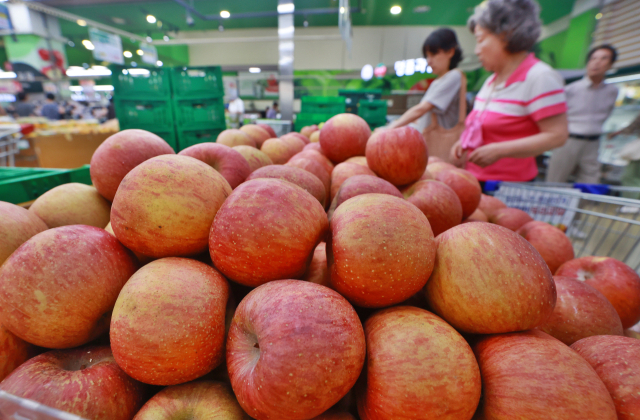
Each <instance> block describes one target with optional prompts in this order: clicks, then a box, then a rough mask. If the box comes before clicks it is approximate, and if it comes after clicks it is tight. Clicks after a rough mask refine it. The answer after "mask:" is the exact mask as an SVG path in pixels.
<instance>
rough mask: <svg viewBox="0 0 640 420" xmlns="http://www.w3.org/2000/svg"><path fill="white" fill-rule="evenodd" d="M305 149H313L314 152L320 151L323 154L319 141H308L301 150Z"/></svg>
mask: <svg viewBox="0 0 640 420" xmlns="http://www.w3.org/2000/svg"><path fill="white" fill-rule="evenodd" d="M306 150H315V151H316V152H318V153H322V154H323V155H324V150H322V146H320V143H309V144H307V145H306V146H304V149H302V151H303V152H304V151H306Z"/></svg>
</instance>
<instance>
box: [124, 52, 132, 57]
mask: <svg viewBox="0 0 640 420" xmlns="http://www.w3.org/2000/svg"><path fill="white" fill-rule="evenodd" d="M122 55H124V56H125V57H127V58H131V57H133V54H131V51H123V52H122Z"/></svg>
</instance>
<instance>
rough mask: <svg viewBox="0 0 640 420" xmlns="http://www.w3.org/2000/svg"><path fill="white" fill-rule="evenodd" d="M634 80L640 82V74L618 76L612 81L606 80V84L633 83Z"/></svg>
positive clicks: (611, 79)
mask: <svg viewBox="0 0 640 420" xmlns="http://www.w3.org/2000/svg"><path fill="white" fill-rule="evenodd" d="M632 80H640V74H632V75H629V76H618V77H612V78H610V79H604V82H605V83H620V82H631V81H632Z"/></svg>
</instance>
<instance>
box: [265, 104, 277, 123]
mask: <svg viewBox="0 0 640 420" xmlns="http://www.w3.org/2000/svg"><path fill="white" fill-rule="evenodd" d="M276 118H278V103H277V102H274V103H273V107H272V108H269V109H268V110H267V119H269V120H275V119H276Z"/></svg>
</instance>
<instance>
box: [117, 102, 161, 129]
mask: <svg viewBox="0 0 640 420" xmlns="http://www.w3.org/2000/svg"><path fill="white" fill-rule="evenodd" d="M115 110H116V117H117V118H118V121H119V122H120V127H121V129H123V128H122V127H127V128H140V129H142V130H148V131H172V130H173V129H174V117H173V106H172V103H171V101H170V100H138V99H122V98H117V97H116V100H115Z"/></svg>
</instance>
